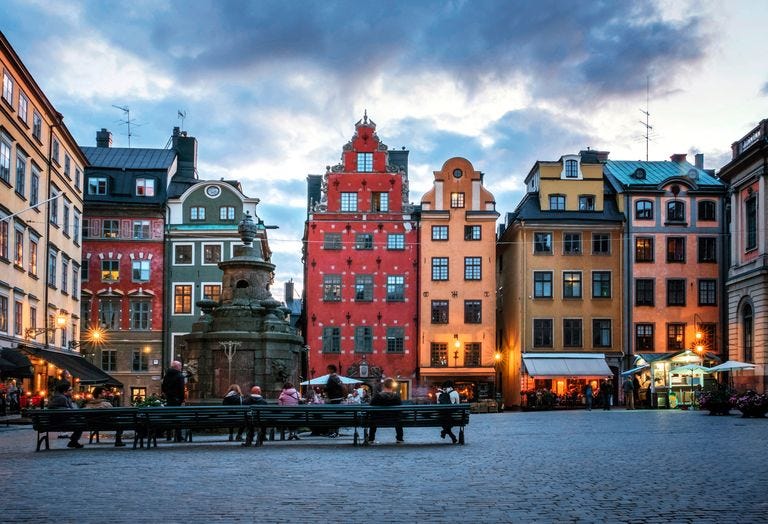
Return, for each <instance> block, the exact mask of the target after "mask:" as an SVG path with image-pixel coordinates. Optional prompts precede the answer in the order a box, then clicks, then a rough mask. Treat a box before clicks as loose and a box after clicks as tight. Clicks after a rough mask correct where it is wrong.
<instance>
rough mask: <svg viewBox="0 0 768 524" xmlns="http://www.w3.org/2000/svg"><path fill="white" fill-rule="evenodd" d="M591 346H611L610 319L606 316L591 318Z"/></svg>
mask: <svg viewBox="0 0 768 524" xmlns="http://www.w3.org/2000/svg"><path fill="white" fill-rule="evenodd" d="M592 347H595V348H609V347H611V320H610V319H606V318H594V319H592Z"/></svg>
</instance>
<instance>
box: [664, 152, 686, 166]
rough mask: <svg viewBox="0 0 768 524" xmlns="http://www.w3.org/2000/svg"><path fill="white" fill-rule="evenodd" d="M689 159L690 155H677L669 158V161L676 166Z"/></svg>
mask: <svg viewBox="0 0 768 524" xmlns="http://www.w3.org/2000/svg"><path fill="white" fill-rule="evenodd" d="M687 158H688V155H687V154H686V153H675V154H674V155H672V156H671V157H669V159H670V160H671V161H672V162H674V163H676V164H680V163H681V162H685V161H686V159H687Z"/></svg>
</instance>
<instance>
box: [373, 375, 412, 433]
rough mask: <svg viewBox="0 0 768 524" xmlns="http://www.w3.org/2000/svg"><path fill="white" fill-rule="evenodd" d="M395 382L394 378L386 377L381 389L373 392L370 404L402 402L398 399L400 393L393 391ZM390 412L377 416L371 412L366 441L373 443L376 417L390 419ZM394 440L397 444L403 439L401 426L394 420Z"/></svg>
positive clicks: (384, 404) (395, 403)
mask: <svg viewBox="0 0 768 524" xmlns="http://www.w3.org/2000/svg"><path fill="white" fill-rule="evenodd" d="M396 386H397V382H395V379H393V378H388V379H385V380H384V383H383V384H382V387H381V391H379V392H377V393H375V394H374V395H373V397H372V398H371V406H399V405H401V404H402V403H403V401H402V400H401V399H400V395H399V394H398V393H397V392H396V391H395V387H396ZM391 416H392V415H391V414H381V415H379V416H377V414H376V413H373V414H372V417H371V427H370V429H369V430H368V443H369V444H373V443H375V440H376V426H375V423H376V421H377V419H378V420H379V421H380V422H381V421H383V420H384V419H387V420H391V418H390V417H391ZM395 440H396V441H397V443H398V444H402V443H403V442H404V441H403V426H401V425H400V424H399V423H397V422H395Z"/></svg>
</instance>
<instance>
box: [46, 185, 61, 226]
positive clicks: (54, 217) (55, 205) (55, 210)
mask: <svg viewBox="0 0 768 524" xmlns="http://www.w3.org/2000/svg"><path fill="white" fill-rule="evenodd" d="M59 195H61V192H60V191H59V190H58V189H56V188H55V187H52V188H51V199H50V201H49V203H48V205H49V206H50V209H51V212H50V216H49V217H48V219H49V220H50V221H51V224H53V225H54V226H58V225H59Z"/></svg>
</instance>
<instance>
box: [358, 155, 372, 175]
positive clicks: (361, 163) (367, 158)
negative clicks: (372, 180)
mask: <svg viewBox="0 0 768 524" xmlns="http://www.w3.org/2000/svg"><path fill="white" fill-rule="evenodd" d="M372 171H373V153H358V154H357V172H358V173H370V172H372Z"/></svg>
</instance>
